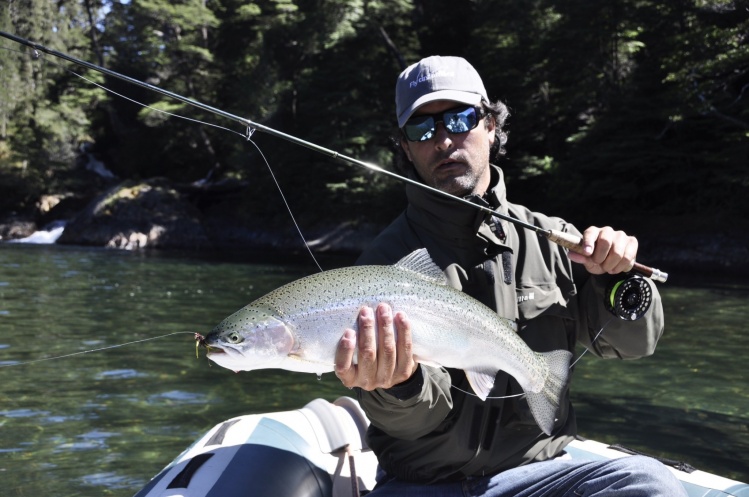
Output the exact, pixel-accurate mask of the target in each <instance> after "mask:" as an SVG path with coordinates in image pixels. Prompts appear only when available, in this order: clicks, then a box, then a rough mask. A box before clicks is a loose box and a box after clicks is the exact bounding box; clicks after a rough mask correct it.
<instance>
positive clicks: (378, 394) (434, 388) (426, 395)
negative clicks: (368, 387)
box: [357, 364, 453, 440]
mask: <svg viewBox="0 0 749 497" xmlns="http://www.w3.org/2000/svg"><path fill="white" fill-rule="evenodd" d="M419 369H420V370H419V371H417V372H416V373H415V374H414V375H413V376H412V377H411V378H410V379H409V380H407V382H406V383H408V385H404V384H401V386H398V385H396V386H395V387H393V388H390V389H379V388H378V389H376V390H373V391H371V392H368V391H365V390H361V389H357V395H358V398H359V403H360V404H361V406H362V408H363V409H364V411H365V412H366V413H367V417H369V420H370V422H371V423H372V424H373V425H374V426H376V427H377V428H379V429H380V430H382V431H384V432H385V433H387V434H388V435H390V436H392V437H396V438H401V439H404V440H416V439H417V438H419V437H422V436H424V435H426V434H427V433H430V432H432V431H433V430H434V429H436V428H437V427H438V426H439V425H440V423H442V421H443V420H444V419H445V417H446V416H447V415H448V413H449V412H450V410H451V409H452V407H453V402H452V397H451V395H450V385H451V382H450V374H449V373H448V372H447V371H446V370H445V369H443V368H437V367H432V366H425V365H424V364H422V365H421V366H420V367H419ZM403 394H405V395H403Z"/></svg>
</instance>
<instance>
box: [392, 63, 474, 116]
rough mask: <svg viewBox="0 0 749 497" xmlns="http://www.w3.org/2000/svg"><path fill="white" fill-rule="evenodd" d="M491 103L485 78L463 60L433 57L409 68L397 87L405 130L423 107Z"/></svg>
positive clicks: (397, 106) (397, 105) (398, 112)
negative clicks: (436, 103)
mask: <svg viewBox="0 0 749 497" xmlns="http://www.w3.org/2000/svg"><path fill="white" fill-rule="evenodd" d="M482 99H483V100H486V101H487V102H488V101H489V97H487V96H486V88H484V83H483V81H481V76H479V73H478V72H476V69H474V68H473V66H472V65H471V64H469V63H468V61H467V60H465V59H464V58H462V57H441V56H439V55H433V56H431V57H427V58H425V59H421V60H420V61H419V62H417V63H416V64H413V65H411V66H409V67H408V68H406V70H404V71H403V72H402V73H401V74H400V76H398V81H397V83H396V84H395V112H396V114H397V116H398V127H399V128H402V127H403V126H404V125H405V124H406V121H408V119H409V118H410V117H411V115H412V114H413V113H414V112H415V111H416V109H418V108H419V107H421V106H422V105H424V104H426V103H429V102H433V101H435V100H453V101H455V102H459V103H462V104H466V105H479V104H480V103H481V100H482Z"/></svg>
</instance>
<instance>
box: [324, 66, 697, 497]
mask: <svg viewBox="0 0 749 497" xmlns="http://www.w3.org/2000/svg"><path fill="white" fill-rule="evenodd" d="M396 112H397V117H398V126H399V128H401V131H402V137H401V138H400V145H401V147H402V150H403V153H404V154H405V159H406V163H407V164H408V166H407V171H408V174H409V175H410V177H411V178H414V179H416V180H418V181H421V182H423V183H424V184H426V185H428V186H431V187H433V188H436V189H439V190H442V191H445V192H448V193H451V194H453V195H456V196H460V197H464V198H466V199H469V200H470V201H471V202H474V203H476V204H480V205H485V206H490V207H491V208H492V209H496V210H498V211H499V212H501V213H503V214H506V215H509V216H512V217H515V218H518V219H521V220H523V221H526V222H529V223H533V224H535V225H538V226H541V227H543V228H547V229H548V228H553V229H557V230H561V231H565V232H569V233H573V234H577V235H579V234H580V233H579V232H578V231H577V230H576V229H575V228H574V227H573V226H571V225H569V224H567V223H565V222H564V221H562V220H561V219H558V218H551V217H547V216H545V215H543V214H539V213H534V212H531V211H530V210H528V209H526V208H525V207H522V206H519V205H515V204H512V203H510V202H508V201H507V199H506V197H505V186H504V180H503V176H502V171H501V170H500V169H499V168H498V167H496V166H495V165H492V164H491V162H490V161H491V160H495V161H496V159H498V158H499V156H500V155H501V154H503V153H504V144H505V142H506V140H507V136H506V134H505V132H504V131H503V129H502V128H503V126H504V123H505V119H506V118H507V116H508V112H507V108H506V107H505V106H504V105H503V104H502V103H500V102H497V103H494V104H492V103H490V102H489V99H488V97H487V93H486V90H485V88H484V84H483V82H482V81H481V78H480V76H479V75H478V73H477V72H476V71H475V69H474V68H473V67H472V66H471V65H470V64H469V63H468V62H467V61H465V60H464V59H462V58H457V57H428V58H426V59H423V60H422V61H420V62H419V63H417V64H414V65H412V66H410V67H409V68H407V69H406V70H405V71H403V73H401V75H400V77H399V78H398V81H397V84H396ZM406 190H407V196H408V207H407V209H406V211H405V212H404V213H403V214H402V215H401V216H400V217H399V218H397V219H396V220H395V221H394V222H393V224H391V225H390V226H389V227H388V228H387V229H386V230H385V231H384V232H383V233H381V234H380V236H379V237H378V238H377V239H376V240H375V241H374V242H373V243H372V245H371V246H370V247H369V248H368V249H367V250H366V251H365V253H364V254H362V256H361V258H360V260H359V263H361V264H392V263H395V262H396V261H398V260H399V259H400V258H402V257H403V256H405V255H407V254H409V253H410V252H412V251H413V250H416V249H419V248H424V247H425V248H426V249H428V251H429V253H430V255H431V257H432V258H433V259H434V261H435V262H436V263H437V264H438V265H439V266H440V267H441V268H442V269H443V271H444V272H445V274H446V276H447V278H448V280H449V282H450V284H451V285H453V286H455V287H456V288H458V289H461V290H462V291H464V292H466V293H468V294H469V295H471V296H473V297H475V298H476V299H478V300H480V301H481V302H483V303H484V304H486V305H488V306H490V307H492V308H493V309H495V310H496V311H497V312H498V313H499V314H500V315H501V316H503V317H505V318H509V319H512V320H515V321H517V323H518V333H519V336H520V337H521V338H522V339H523V340H524V341H525V342H526V343H527V344H528V346H529V347H530V348H531V349H533V350H536V351H539V352H546V351H550V350H558V349H563V350H569V351H571V352H572V351H574V349H575V344H576V342H578V341H579V342H581V343H582V344H583V345H585V346H586V347H587V348H588V349H589V350H590V351H592V352H593V353H594V354H596V355H599V356H601V357H614V358H616V357H618V358H625V359H628V358H637V357H642V356H646V355H650V354H652V353H653V351H654V349H655V345H656V342H657V341H658V339H659V338H660V336H661V334H662V332H663V312H662V307H661V302H660V297H659V295H658V292H657V289H656V288H655V287H654V285H652V283H648V284H649V285H650V286H651V288H652V292H653V303H652V305H651V307H650V309H649V310H648V311H647V312H646V314H645V315H644V316H643V317H642V318H641V319H639V320H636V321H624V320H621V319H619V318H617V317H614V316H613V314H612V313H610V312H609V311H608V310H607V309H606V306H605V304H604V293H605V290H606V288H607V286H608V285H609V284H610V283H611V280H612V278H620V279H621V278H622V275H620V273H622V272H624V271H627V270H628V269H630V268H631V267H632V265H633V263H634V260H635V257H636V255H637V240H636V239H635V238H633V237H630V236H628V235H626V234H625V233H623V232H621V231H614V230H613V229H611V228H608V227H607V228H598V227H590V228H588V229H587V230H585V232H584V233H583V234H582V237H583V243H584V247H585V255H579V254H571V253H570V254H568V253H567V251H566V250H565V249H563V248H561V247H559V246H557V245H554V244H552V243H551V242H549V241H547V240H545V239H543V238H540V237H538V236H537V235H536V234H535V233H533V232H530V231H527V230H522V229H519V228H516V226H515V225H514V224H511V223H508V222H506V221H502V220H500V219H499V218H497V217H494V216H491V215H487V214H485V213H483V212H481V211H480V210H478V209H475V208H473V207H471V206H470V205H463V204H460V203H457V202H455V201H453V200H451V199H449V198H444V197H443V196H441V195H438V194H436V193H434V192H430V191H427V190H426V189H423V188H419V187H417V186H414V185H408V186H407V187H406ZM615 275H618V276H615ZM446 331H449V330H446ZM410 332H411V329H410V323H409V321H408V316H406V315H405V314H404V313H402V312H398V313H395V314H393V312H392V310H391V309H390V307H389V306H387V305H386V304H380V305H379V306H378V307H377V308H376V309H371V308H363V309H362V310H361V311H360V314H359V320H358V333H357V332H355V331H354V330H346V331H345V332H344V335H343V337H342V339H341V341H340V343H339V347H338V350H337V354H336V375H337V376H338V377H339V378H340V379H341V381H342V382H343V384H344V385H346V386H348V387H350V388H354V387H355V388H356V391H357V394H358V396H359V400H360V403H361V405H362V407H363V408H364V409H365V411H366V412H367V414H368V416H369V418H370V420H371V426H370V428H369V431H368V441H369V445H370V447H372V449H373V450H374V451H375V453H376V454H377V456H378V460H379V463H380V466H381V469H382V470H383V475H382V478H380V479H379V483H378V486H377V487H376V489H375V490H374V491H373V492H372V493H371V494H370V495H373V496H376V495H403V496H405V495H408V496H418V495H440V496H442V495H445V496H452V495H455V496H463V495H483V496H493V497H498V496H513V497H515V496H520V495H523V496H541V495H554V496H567V495H569V496H579V495H596V496H609V495H617V496H625V495H626V496H635V495H639V496H649V497H652V496H664V497H666V496H667V497H678V496H681V495H686V494H685V493H684V490H683V488H682V487H681V485H680V484H679V482H678V481H677V480H676V478H675V477H674V476H673V475H671V473H670V472H669V471H668V470H667V469H666V468H665V467H664V466H663V465H661V464H660V463H658V462H657V461H654V460H652V459H649V458H645V457H627V458H623V459H620V460H615V461H606V462H590V463H582V462H580V461H571V460H569V459H565V458H564V457H560V456H563V450H564V447H565V446H566V445H567V444H568V443H569V442H570V441H571V440H572V439H573V438H574V436H575V434H576V431H577V427H576V424H575V416H574V412H573V409H572V406H571V405H570V402H569V395H568V392H565V396H564V398H563V399H562V403H561V406H560V409H559V412H558V413H557V420H556V424H555V426H554V430H553V431H552V433H551V434H550V435H546V434H545V433H543V432H542V431H541V429H540V428H539V427H538V426H537V425H536V423H535V421H534V419H533V416H532V415H531V413H530V411H529V408H528V405H527V403H526V401H525V400H524V398H523V396H522V395H521V394H522V389H521V388H520V386H519V385H518V384H517V382H516V381H515V380H514V379H513V378H512V377H511V376H509V375H507V374H506V373H504V372H502V371H500V372H499V373H498V375H497V377H496V379H495V385H494V389H493V390H492V392H491V395H490V398H489V399H487V400H486V401H481V400H480V399H478V398H477V397H476V396H475V395H474V394H473V393H472V391H471V388H470V386H469V385H468V382H467V380H466V377H465V375H464V373H463V372H462V371H457V370H448V369H445V368H438V367H433V366H427V365H423V364H419V363H418V362H417V361H416V360H415V359H414V357H413V356H412V353H411V334H410ZM357 347H358V362H357V364H354V363H353V356H354V349H355V348H357ZM602 381H605V378H603V379H602Z"/></svg>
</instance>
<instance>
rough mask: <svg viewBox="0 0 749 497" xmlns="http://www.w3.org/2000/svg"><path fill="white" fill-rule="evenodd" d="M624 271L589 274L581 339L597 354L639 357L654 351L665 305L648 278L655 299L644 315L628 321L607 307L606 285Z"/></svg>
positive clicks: (584, 289) (582, 294)
mask: <svg viewBox="0 0 749 497" xmlns="http://www.w3.org/2000/svg"><path fill="white" fill-rule="evenodd" d="M623 277H624V275H614V276H609V275H600V276H590V277H589V278H588V279H587V281H586V282H585V283H584V284H583V287H582V289H581V290H580V302H581V306H582V307H583V308H584V309H583V312H582V316H583V319H581V328H582V329H580V330H579V332H578V341H579V342H580V343H582V344H583V345H584V346H585V347H586V348H587V349H588V350H590V351H591V352H593V353H594V354H596V355H597V356H600V357H604V358H619V359H638V358H640V357H645V356H649V355H651V354H653V352H655V346H656V344H657V343H658V340H659V339H660V337H661V335H663V330H664V316H663V305H662V301H661V297H660V294H659V293H658V288H657V287H656V286H655V284H654V283H653V282H652V281H651V280H649V279H645V281H646V283H647V284H648V285H649V286H650V289H651V291H652V303H651V305H650V308H649V309H648V310H647V312H646V313H645V315H644V316H643V317H641V318H640V319H638V320H636V321H626V320H624V319H621V318H619V317H617V316H615V315H614V314H613V313H612V312H611V311H609V310H608V309H607V308H606V305H605V299H606V298H607V297H608V295H606V291H607V288H608V287H609V285H610V284H611V282H612V281H616V279H617V278H623Z"/></svg>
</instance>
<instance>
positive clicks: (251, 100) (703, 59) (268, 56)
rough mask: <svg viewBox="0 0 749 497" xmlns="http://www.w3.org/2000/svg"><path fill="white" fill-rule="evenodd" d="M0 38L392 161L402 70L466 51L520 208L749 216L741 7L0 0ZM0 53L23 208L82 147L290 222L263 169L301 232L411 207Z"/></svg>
mask: <svg viewBox="0 0 749 497" xmlns="http://www.w3.org/2000/svg"><path fill="white" fill-rule="evenodd" d="M0 29H3V30H4V31H9V32H11V33H15V34H17V35H19V36H23V37H26V38H30V39H32V40H34V41H36V42H39V43H42V44H45V45H47V46H49V47H51V48H54V49H56V50H60V51H63V52H67V53H71V54H72V55H74V56H76V57H79V58H82V59H85V60H90V61H92V62H96V63H102V64H103V65H105V66H106V67H108V68H111V69H114V70H116V71H118V72H120V73H123V74H126V75H128V76H131V77H133V78H136V79H139V80H142V81H146V82H148V83H151V84H154V85H157V86H159V87H161V88H164V89H166V90H169V91H172V92H174V93H178V94H181V95H185V96H187V97H190V98H193V99H196V100H199V101H201V102H204V103H206V104H208V105H211V106H213V107H216V108H220V109H225V110H226V111H227V112H230V113H233V114H236V115H240V116H245V117H247V118H249V119H250V120H252V121H255V122H258V123H263V124H266V125H268V126H271V127H273V128H274V129H278V130H280V131H283V132H286V133H289V134H292V135H294V136H298V137H300V138H302V139H305V140H308V141H310V142H312V143H315V144H319V145H321V146H324V147H326V148H328V149H330V150H335V151H336V152H339V153H342V154H345V155H348V156H352V157H355V158H358V159H362V160H366V161H370V162H373V163H376V164H379V165H382V166H388V165H389V163H390V161H391V159H392V151H391V143H390V140H389V137H390V136H391V135H392V134H393V133H394V132H395V131H396V130H395V129H394V128H393V126H394V121H395V119H394V116H393V111H394V110H393V107H394V106H393V100H394V92H393V88H394V82H395V77H396V76H397V74H398V73H399V71H400V70H401V69H402V68H403V67H405V65H407V64H409V63H411V62H414V61H416V60H418V59H419V58H420V57H422V56H426V55H431V54H442V55H460V56H463V57H466V58H467V59H468V60H470V61H471V62H472V63H473V64H474V65H475V66H476V67H477V68H478V70H479V72H480V73H481V74H482V76H483V78H484V82H485V84H486V86H487V89H488V91H489V95H490V97H491V98H492V99H501V100H502V101H504V102H506V103H507V104H508V105H509V107H510V110H511V114H512V115H511V118H510V121H509V127H508V130H509V133H510V135H509V136H510V141H509V143H508V156H507V159H505V160H504V161H503V163H502V164H500V165H501V166H502V167H503V168H504V169H505V172H506V173H507V177H508V182H509V184H510V199H511V200H513V201H516V202H521V203H524V204H526V205H528V206H529V207H531V208H533V209H538V210H545V211H548V212H551V213H554V214H559V215H563V216H566V217H569V218H571V220H573V221H575V222H577V223H589V222H599V223H605V224H614V223H616V222H617V220H619V219H624V218H638V217H643V216H651V215H658V214H661V215H669V216H683V215H688V214H690V213H692V212H694V211H695V210H700V211H701V212H703V213H705V214H708V215H710V214H712V215H721V216H728V219H730V216H738V215H739V214H738V213H740V212H742V211H743V210H744V209H746V208H747V207H749V205H747V204H748V203H749V195H747V193H748V192H747V188H748V187H749V176H748V175H749V173H748V172H747V169H746V164H747V161H748V159H749V145H748V143H749V140H747V138H749V135H748V133H749V106H747V103H746V102H747V99H749V46H748V45H749V41H748V40H749V39H748V38H747V35H746V33H747V32H749V10H747V5H746V2H745V1H744V0H738V1H735V2H728V1H725V0H683V1H680V2H662V1H658V0H612V1H607V2H591V1H590V0H569V1H566V2H558V1H552V0H460V1H456V0H434V1H431V2H421V1H420V2H417V1H413V0H391V1H385V0H253V1H247V0H130V1H127V2H123V1H121V0H63V1H61V2H48V1H46V0H28V1H25V2H17V1H13V2H6V3H5V4H3V6H0ZM0 47H2V48H4V50H0V140H4V143H5V147H6V152H7V153H6V155H5V157H6V159H4V160H2V161H0V174H3V175H5V176H4V177H12V178H15V179H16V180H17V183H18V184H26V185H29V188H27V189H26V190H28V191H30V192H31V193H28V194H27V195H25V196H24V198H26V197H28V198H32V197H33V196H34V195H35V194H36V193H39V192H41V191H43V190H45V189H50V188H63V187H65V184H64V182H63V181H62V180H60V179H59V178H62V177H64V176H65V175H66V174H69V173H72V172H74V171H75V170H76V154H77V153H78V152H77V151H78V148H79V146H80V144H81V143H83V142H86V143H93V144H94V145H93V147H94V148H93V152H94V153H96V154H97V156H98V157H100V158H101V159H102V160H104V162H105V163H106V164H107V166H108V167H109V168H110V169H112V170H113V171H114V172H115V173H117V174H118V176H120V177H121V178H136V179H137V178H149V177H155V176H166V177H169V178H171V179H173V180H175V181H179V182H192V181H195V180H199V179H201V178H210V179H211V180H220V179H226V178H231V179H235V180H236V179H239V180H243V181H245V182H246V183H247V185H248V186H247V191H246V192H245V194H244V195H242V196H241V198H240V199H239V200H238V201H237V199H234V198H233V199H232V200H231V203H230V204H229V205H228V208H229V209H232V211H234V212H235V213H237V215H239V216H241V217H245V218H247V219H250V220H256V221H254V222H257V223H258V224H263V223H266V224H267V223H269V222H278V223H288V222H289V220H288V214H287V213H286V212H285V207H284V206H283V203H282V201H281V199H280V197H279V195H278V192H277V191H276V187H275V184H274V181H273V179H272V178H271V176H270V174H269V173H268V171H267V168H266V165H265V160H267V161H268V162H269V163H270V165H271V167H272V169H273V171H274V173H275V174H276V179H277V180H278V182H279V183H280V185H281V187H282V189H283V191H284V192H285V193H286V196H287V200H288V201H289V204H290V205H291V208H292V210H294V211H295V212H297V213H299V215H300V217H302V218H306V219H304V221H305V222H308V223H313V224H320V225H322V224H325V223H333V222H336V221H337V220H339V219H342V218H346V219H356V220H361V219H366V220H374V221H377V222H385V221H386V220H387V219H389V218H390V217H392V216H393V215H394V214H395V212H396V211H397V210H398V209H400V208H401V207H402V187H401V186H400V185H399V184H396V183H394V182H393V181H392V180H388V179H387V178H384V177H383V176H382V175H377V174H373V173H370V172H368V171H366V170H363V169H360V168H357V167H356V166H350V165H346V164H343V163H341V162H340V161H336V160H335V159H333V158H330V157H325V156H324V155H321V154H317V153H314V152H311V151H310V150H308V149H306V148H304V147H297V146H292V145H290V144H288V143H287V142H283V141H282V140H280V139H278V138H275V137H270V136H268V135H264V136H263V135H260V134H259V133H256V134H255V135H253V137H252V139H253V141H254V142H255V143H256V144H257V145H258V146H259V147H260V149H261V150H262V155H261V154H260V152H258V151H257V149H256V148H255V147H253V146H252V144H248V143H247V141H246V140H244V139H242V138H240V137H238V136H237V135H236V134H235V133H229V132H226V131H225V130H221V129H218V128H215V127H208V126H205V125H201V124H197V123H195V122H191V121H188V120H184V119H177V118H174V117H170V116H169V115H167V114H164V113H159V112H156V111H153V110H147V109H144V108H143V107H142V106H141V105H138V104H136V103H133V102H132V101H129V100H126V99H123V98H121V97H119V96H117V95H115V94H114V93H107V92H105V91H104V90H102V89H101V88H99V87H96V86H93V85H91V84H90V83H87V82H85V81H83V80H81V79H79V78H77V77H76V76H74V75H72V74H71V73H70V72H68V71H66V70H65V69H66V68H70V69H71V70H73V71H76V72H82V70H81V69H80V68H78V67H72V66H70V65H69V64H67V63H63V62H61V61H59V60H57V59H53V58H50V57H49V56H45V57H44V58H43V59H42V60H34V59H33V58H32V57H31V56H30V51H29V50H26V49H23V48H22V47H19V46H17V45H15V44H13V43H11V42H9V41H6V42H4V43H3V44H2V45H0ZM86 77H87V78H88V79H92V80H94V81H95V82H96V83H98V84H101V85H103V86H105V87H107V88H108V89H111V90H112V91H115V92H117V93H120V94H122V95H125V96H127V98H129V99H132V100H135V101H137V102H140V103H142V104H146V105H150V106H152V107H154V108H157V109H160V110H163V111H166V112H170V113H174V114H179V115H184V116H186V117H189V118H191V119H198V120H206V121H210V122H212V123H216V124H218V125H220V126H224V127H227V128H230V129H231V130H233V131H236V132H238V133H240V134H245V133H246V131H247V130H245V129H242V126H241V125H239V124H238V123H235V122H227V121H226V120H224V119H222V118H219V117H217V116H215V115H212V114H208V113H206V112H204V111H201V110H198V109H195V108H192V107H190V106H187V105H184V104H182V103H178V102H176V101H173V100H171V99H169V98H167V97H164V96H162V95H158V94H156V93H154V92H150V91H148V90H146V89H143V88H138V87H134V86H132V85H128V84H127V83H124V82H121V81H119V80H116V79H112V78H109V77H106V78H105V77H103V76H101V75H96V74H90V73H88V72H87V73H86ZM19 163H23V164H26V166H25V167H24V168H23V174H21V173H20V171H21V169H19V168H18V167H16V166H15V165H14V164H19ZM55 178H57V180H55ZM18 190H19V191H20V190H22V189H20V188H19V189H18ZM19 202H21V203H23V202H26V203H28V202H27V201H26V200H24V201H21V200H19ZM227 202H229V201H227ZM7 208H8V209H10V207H7Z"/></svg>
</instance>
